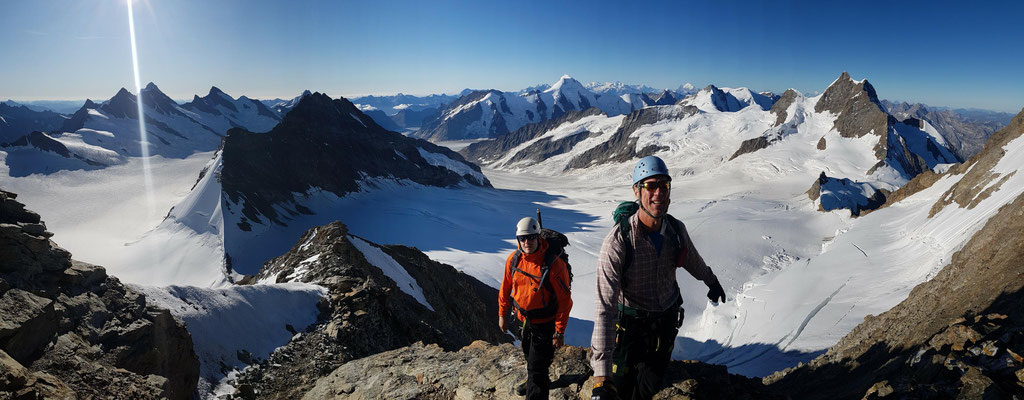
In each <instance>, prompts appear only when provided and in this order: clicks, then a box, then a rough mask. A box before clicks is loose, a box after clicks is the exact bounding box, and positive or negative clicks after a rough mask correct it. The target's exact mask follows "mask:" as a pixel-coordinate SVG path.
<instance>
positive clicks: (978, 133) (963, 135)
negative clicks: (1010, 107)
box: [882, 100, 1012, 160]
mask: <svg viewBox="0 0 1024 400" xmlns="http://www.w3.org/2000/svg"><path fill="white" fill-rule="evenodd" d="M882 105H884V106H885V107H886V109H887V110H889V113H890V114H892V115H893V116H895V117H896V118H898V119H905V118H915V119H919V120H924V121H928V123H930V124H931V125H932V126H933V127H935V130H937V131H938V132H939V134H941V135H942V137H943V138H944V139H946V141H947V142H948V143H949V144H950V149H951V150H952V151H953V152H954V153H956V155H957V157H959V158H960V159H961V160H966V159H968V158H971V156H973V155H975V154H977V153H978V152H979V151H981V148H982V146H984V145H985V141H986V140H988V138H989V136H991V135H992V134H993V133H995V132H996V131H997V130H999V129H1000V128H1002V127H1004V126H1006V123H1007V120H1009V119H1010V118H1006V120H1003V119H999V118H996V119H991V118H989V119H976V118H975V117H972V116H969V115H964V114H961V113H958V112H956V111H954V110H931V109H929V108H928V107H927V106H926V105H924V104H920V103H915V104H907V103H893V102H890V101H887V100H882ZM1000 114H1003V115H1007V116H1011V117H1012V114H1005V113H1000Z"/></svg>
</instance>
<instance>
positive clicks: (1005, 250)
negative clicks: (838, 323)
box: [765, 141, 1024, 399]
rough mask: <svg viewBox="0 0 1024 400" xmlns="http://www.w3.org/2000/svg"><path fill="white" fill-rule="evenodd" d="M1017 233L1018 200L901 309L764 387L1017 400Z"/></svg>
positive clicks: (1020, 278) (1022, 281) (804, 394)
mask: <svg viewBox="0 0 1024 400" xmlns="http://www.w3.org/2000/svg"><path fill="white" fill-rule="evenodd" d="M990 143H991V141H990ZM982 153H984V151H983V152H982ZM979 154H980V153H979ZM1022 231H1024V196H1019V197H1017V198H1016V199H1015V200H1014V201H1013V202H1011V203H1008V204H1006V205H1005V206H1003V207H1002V208H1001V209H1000V210H999V212H998V213H996V214H995V215H994V216H993V217H991V218H990V219H989V220H988V221H987V222H986V223H985V226H984V227H983V228H982V229H981V230H980V231H978V233H976V234H975V235H974V236H973V237H972V238H971V239H970V240H969V241H968V242H967V243H966V244H965V245H964V247H963V248H962V249H961V250H960V251H958V252H956V253H955V254H954V255H953V257H952V261H951V262H950V264H949V265H947V266H946V267H945V268H943V269H942V270H941V271H940V272H939V273H938V274H937V275H936V276H935V277H934V278H932V279H931V280H929V281H927V282H924V283H922V284H920V285H918V286H917V287H915V288H914V289H913V290H912V291H911V292H910V295H909V296H908V297H907V299H906V300H904V301H903V302H901V303H900V304H898V305H897V306H896V307H893V308H892V309H891V310H889V311H886V312H885V313H882V314H881V315H879V316H877V317H874V316H868V317H867V318H865V320H864V322H863V323H861V324H860V325H858V326H857V327H856V328H854V330H853V331H851V332H850V333H849V334H848V335H846V336H845V337H844V338H843V339H841V340H840V341H839V342H838V343H837V344H836V345H835V346H833V347H832V348H831V349H829V351H828V352H827V353H825V354H824V355H822V356H820V357H818V358H816V359H815V360H813V361H812V362H810V363H808V364H807V365H805V366H801V367H798V368H794V369H790V370H786V371H782V372H780V373H777V374H775V375H773V376H771V377H768V378H766V379H765V381H766V383H771V386H772V387H775V388H778V389H780V390H783V391H785V392H787V393H789V394H790V395H792V396H793V397H794V398H807V399H816V398H820V399H836V398H861V397H864V398H876V397H882V396H887V395H892V394H895V396H894V397H895V398H954V397H955V398H1011V395H1012V396H1018V397H1022V396H1024V379H1021V378H1022V376H1021V375H1024V373H1021V372H1020V371H1021V370H1022V369H1024V359H1021V357H1020V355H1021V354H1024V308H1022V307H1020V305H1021V304H1022V302H1024V290H1022V289H1024V269H1022V268H1020V260H1021V259H1022V258H1024V237H1022V236H1021V235H1020V232H1022Z"/></svg>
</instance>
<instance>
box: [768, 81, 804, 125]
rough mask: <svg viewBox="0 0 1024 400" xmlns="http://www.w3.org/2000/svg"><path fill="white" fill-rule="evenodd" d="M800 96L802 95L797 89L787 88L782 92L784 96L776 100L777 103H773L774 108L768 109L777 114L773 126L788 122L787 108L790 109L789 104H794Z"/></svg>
mask: <svg viewBox="0 0 1024 400" xmlns="http://www.w3.org/2000/svg"><path fill="white" fill-rule="evenodd" d="M798 97H800V94H799V93H797V92H796V91H795V90H793V89H787V90H786V91H785V92H784V93H782V97H779V99H778V100H777V101H775V104H772V108H770V109H768V111H769V112H771V113H772V114H775V116H776V117H775V125H773V126H779V125H782V123H783V122H786V118H788V117H789V115H788V114H787V111H786V110H788V109H789V106H791V105H793V102H795V101H796V99H797V98H798Z"/></svg>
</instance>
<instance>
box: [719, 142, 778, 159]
mask: <svg viewBox="0 0 1024 400" xmlns="http://www.w3.org/2000/svg"><path fill="white" fill-rule="evenodd" d="M772 143H774V142H772V141H769V140H768V138H766V137H764V136H758V137H756V138H753V139H747V140H744V141H743V143H740V148H738V149H736V152H735V153H732V156H731V157H729V160H733V159H735V158H736V157H739V156H742V155H744V154H747V153H753V152H755V151H758V150H761V149H763V148H766V147H768V145H770V144H772Z"/></svg>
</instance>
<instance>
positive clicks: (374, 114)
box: [363, 110, 402, 132]
mask: <svg viewBox="0 0 1024 400" xmlns="http://www.w3.org/2000/svg"><path fill="white" fill-rule="evenodd" d="M363 114H366V116H367V117H370V118H372V119H373V122H376V123H377V125H380V127H381V128H384V129H387V130H389V131H392V132H398V131H401V130H402V127H400V126H398V124H396V123H395V121H393V120H392V119H391V117H389V116H388V115H387V114H385V113H384V112H383V111H381V110H366V111H363Z"/></svg>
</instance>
